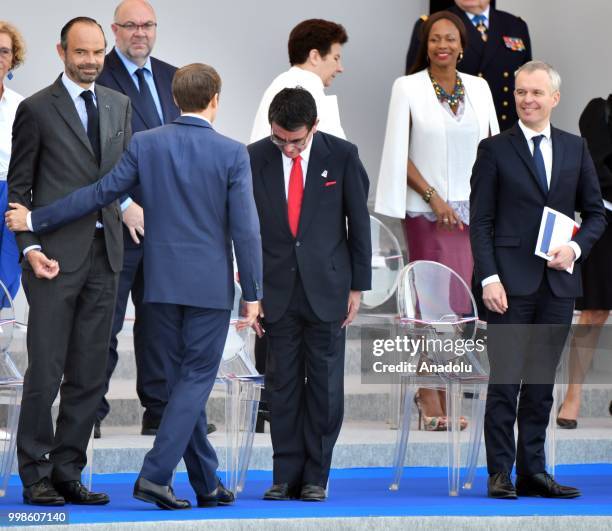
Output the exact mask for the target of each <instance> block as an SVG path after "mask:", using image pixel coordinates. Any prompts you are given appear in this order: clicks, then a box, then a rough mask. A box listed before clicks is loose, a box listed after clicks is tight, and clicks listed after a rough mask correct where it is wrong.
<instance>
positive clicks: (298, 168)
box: [287, 155, 304, 237]
mask: <svg viewBox="0 0 612 531" xmlns="http://www.w3.org/2000/svg"><path fill="white" fill-rule="evenodd" d="M302 197H304V176H303V174H302V157H300V156H299V155H298V156H297V157H295V158H294V159H293V166H292V167H291V174H290V175H289V192H288V193H287V214H288V215H289V228H290V229H291V233H292V234H293V236H294V237H295V236H297V231H298V224H299V222H300V209H301V208H302Z"/></svg>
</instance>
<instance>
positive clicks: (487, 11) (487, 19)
mask: <svg viewBox="0 0 612 531" xmlns="http://www.w3.org/2000/svg"><path fill="white" fill-rule="evenodd" d="M490 11H491V6H490V5H488V6H487V8H486V9H485V10H484V11H483V12H482V13H480V14H481V15H482V16H483V17H484V18H485V24H487V25H488V24H489V20H490V19H489V12H490ZM465 14H466V15H467V16H468V18H469V19H470V22H471V21H472V20H474V17H475V16H476V15H474V13H468V12H467V11H466V12H465Z"/></svg>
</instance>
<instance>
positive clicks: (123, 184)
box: [6, 64, 262, 509]
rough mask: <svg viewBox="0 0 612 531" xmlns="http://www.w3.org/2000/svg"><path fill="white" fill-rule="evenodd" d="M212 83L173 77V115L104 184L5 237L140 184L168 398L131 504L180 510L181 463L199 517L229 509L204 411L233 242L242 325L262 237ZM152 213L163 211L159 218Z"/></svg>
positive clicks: (18, 216)
mask: <svg viewBox="0 0 612 531" xmlns="http://www.w3.org/2000/svg"><path fill="white" fill-rule="evenodd" d="M220 89H221V79H220V78H219V75H218V74H217V72H216V71H215V70H214V69H213V68H212V67H210V66H207V65H202V64H192V65H188V66H185V67H183V68H181V69H179V70H178V71H177V73H176V75H175V77H174V81H173V84H172V92H173V95H174V98H175V99H176V102H177V104H178V105H179V107H180V109H181V112H182V115H181V116H180V117H179V118H177V119H176V120H175V121H174V122H173V123H172V124H168V125H165V126H163V127H159V128H157V129H154V130H151V131H144V132H141V133H137V134H136V135H134V138H133V139H132V142H131V143H130V145H129V147H128V150H127V151H126V153H125V154H124V156H123V157H122V158H121V160H120V162H119V164H117V166H115V168H114V169H113V170H112V171H111V172H110V173H109V174H107V175H106V176H104V178H103V179H102V180H100V181H99V182H97V183H94V184H93V185H90V186H88V187H85V188H82V189H80V190H77V191H76V192H74V193H72V194H70V195H69V196H67V197H65V198H64V199H62V200H60V201H57V202H55V203H53V204H51V205H48V206H46V207H43V208H40V209H36V210H34V211H33V212H31V213H29V212H28V210H27V209H25V208H23V207H20V208H16V209H15V210H14V211H9V212H7V214H6V219H7V223H8V225H9V228H11V230H20V229H26V223H25V220H26V218H28V219H29V225H30V227H29V228H31V229H33V230H34V231H35V232H37V233H47V232H48V231H51V230H54V229H55V228H56V227H58V226H60V225H63V224H65V223H68V222H70V221H71V220H75V219H83V216H87V214H88V213H89V212H92V211H95V210H96V209H98V208H100V207H102V206H103V205H107V204H109V203H110V202H112V201H113V200H115V199H116V198H118V197H120V196H121V195H122V194H124V193H125V192H126V191H128V190H130V189H131V188H132V187H134V186H135V185H137V184H140V186H141V190H142V203H143V206H144V210H145V215H146V218H147V237H146V239H145V240H144V263H145V268H144V272H145V284H144V285H145V293H144V300H145V302H146V303H148V304H150V306H151V327H150V334H151V347H150V348H154V349H156V350H157V351H158V352H156V354H157V355H159V356H160V357H161V358H162V359H163V360H164V365H165V370H166V374H165V377H166V380H167V381H168V389H169V392H170V393H169V399H168V404H167V405H166V408H165V409H164V413H163V416H162V420H161V423H160V425H159V430H158V432H157V435H156V437H155V442H154V444H153V449H152V450H151V451H150V452H148V453H147V455H146V457H145V460H144V463H143V465H142V469H141V472H140V476H139V478H138V480H137V481H136V485H135V486H134V497H136V498H137V499H140V500H143V501H147V502H151V503H156V504H157V505H158V506H159V507H161V508H163V509H186V508H189V507H190V503H189V502H188V501H187V500H177V499H176V497H175V496H174V492H173V490H172V487H171V485H170V484H171V481H172V473H173V471H174V469H175V468H176V466H177V465H178V463H179V461H180V460H181V458H182V459H184V461H185V464H186V466H187V472H188V474H189V481H190V483H191V485H192V487H193V489H194V491H195V492H196V495H197V501H198V506H200V507H208V506H212V505H217V504H228V503H231V502H232V501H233V499H234V498H233V494H232V493H231V492H229V491H227V490H226V489H225V488H224V487H223V485H222V484H221V482H220V481H219V479H218V478H217V477H216V469H217V456H216V454H215V450H214V448H213V447H212V446H211V445H210V443H209V442H208V439H207V437H206V411H205V406H206V402H207V400H208V396H209V394H210V392H211V390H212V387H213V385H214V382H215V377H216V375H217V370H218V368H219V363H220V362H221V356H222V353H223V347H224V344H225V339H226V336H227V331H228V327H229V320H230V311H231V308H232V306H233V301H234V278H233V276H234V275H233V266H232V242H233V243H234V250H235V253H236V261H237V263H238V271H239V273H240V284H241V286H242V293H243V297H244V299H245V301H248V302H247V304H246V306H247V314H246V319H245V320H244V321H243V323H242V326H243V327H244V326H251V325H253V324H254V323H255V320H256V319H257V316H258V315H259V302H258V301H259V300H260V299H261V297H262V264H261V238H260V235H259V221H258V219H257V210H256V207H255V201H254V200H253V189H252V182H251V171H250V167H249V157H248V153H247V150H246V148H245V147H244V146H243V145H242V144H239V143H238V142H235V141H234V140H230V139H229V138H227V137H224V136H222V135H220V134H218V133H217V132H216V131H215V130H214V129H213V128H212V125H211V123H212V122H213V121H214V119H215V116H216V113H217V106H218V102H219V91H220ZM160 206H163V208H161V207H160Z"/></svg>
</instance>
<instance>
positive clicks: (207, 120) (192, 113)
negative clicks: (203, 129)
mask: <svg viewBox="0 0 612 531" xmlns="http://www.w3.org/2000/svg"><path fill="white" fill-rule="evenodd" d="M181 116H191V118H198V119H200V120H203V121H204V122H207V123H209V124H210V125H212V123H211V121H210V120H209V119H208V118H204V116H201V115H200V114H196V113H194V112H184V113H183V114H181Z"/></svg>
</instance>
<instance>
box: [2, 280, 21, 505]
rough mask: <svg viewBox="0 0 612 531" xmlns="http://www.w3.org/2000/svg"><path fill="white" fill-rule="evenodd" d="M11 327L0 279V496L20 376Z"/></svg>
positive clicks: (10, 459) (12, 444) (11, 457)
mask: <svg viewBox="0 0 612 531" xmlns="http://www.w3.org/2000/svg"><path fill="white" fill-rule="evenodd" d="M14 328H15V310H14V306H13V300H12V298H11V296H10V294H9V293H8V291H7V290H6V287H5V286H4V284H3V283H2V282H0V408H1V409H0V412H1V413H0V496H4V495H5V494H6V491H7V488H8V481H9V478H10V476H11V472H12V470H13V466H14V463H15V454H16V443H17V425H18V423H19V410H20V407H21V393H22V390H23V377H22V376H21V374H20V372H19V371H18V370H17V367H16V366H15V364H14V363H13V360H12V359H11V356H10V353H9V348H10V346H11V341H12V339H13V331H14Z"/></svg>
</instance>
